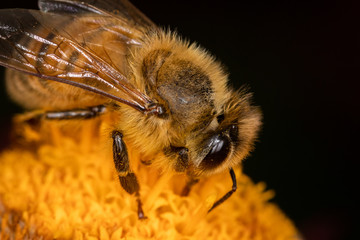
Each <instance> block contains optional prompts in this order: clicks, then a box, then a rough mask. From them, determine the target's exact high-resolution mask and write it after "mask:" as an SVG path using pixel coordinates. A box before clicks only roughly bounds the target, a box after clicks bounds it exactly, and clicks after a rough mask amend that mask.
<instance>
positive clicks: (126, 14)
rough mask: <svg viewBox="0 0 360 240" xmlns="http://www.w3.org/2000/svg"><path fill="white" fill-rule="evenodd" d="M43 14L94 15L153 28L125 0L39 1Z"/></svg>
mask: <svg viewBox="0 0 360 240" xmlns="http://www.w3.org/2000/svg"><path fill="white" fill-rule="evenodd" d="M39 8H40V10H41V11H43V12H54V13H61V14H66V13H70V14H74V13H76V14H78V13H95V14H100V15H104V16H107V15H111V16H113V17H117V18H121V19H126V20H127V21H128V24H129V25H132V26H134V27H155V24H154V23H153V22H152V21H151V20H150V19H149V18H148V17H146V16H145V15H144V14H143V13H142V12H141V11H139V10H138V9H137V8H136V7H135V6H134V5H132V4H131V3H130V2H129V1H127V0H39Z"/></svg>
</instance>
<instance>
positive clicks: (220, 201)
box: [208, 168, 237, 213]
mask: <svg viewBox="0 0 360 240" xmlns="http://www.w3.org/2000/svg"><path fill="white" fill-rule="evenodd" d="M230 176H231V180H232V182H233V185H232V188H231V190H230V191H228V192H227V193H226V194H225V195H224V196H223V197H222V198H220V199H219V200H217V201H216V202H215V203H214V204H213V205H212V207H211V208H210V209H209V211H208V213H209V212H211V211H212V210H213V209H214V208H216V207H217V206H219V205H220V204H222V203H223V202H225V201H226V200H227V199H228V198H229V197H230V196H231V195H232V194H233V193H234V192H235V191H236V189H237V184H236V176H235V172H234V170H233V169H232V168H230Z"/></svg>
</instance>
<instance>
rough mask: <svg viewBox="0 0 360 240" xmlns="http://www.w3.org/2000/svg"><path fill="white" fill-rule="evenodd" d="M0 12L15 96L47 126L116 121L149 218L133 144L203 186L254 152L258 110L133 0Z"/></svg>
mask: <svg viewBox="0 0 360 240" xmlns="http://www.w3.org/2000/svg"><path fill="white" fill-rule="evenodd" d="M38 4H39V8H40V10H29V9H5V10H0V64H1V65H3V66H5V67H8V68H10V69H9V70H8V72H7V75H6V86H7V90H8V92H9V94H10V96H11V97H12V98H13V100H14V101H16V102H18V103H19V104H21V105H22V106H24V107H25V108H26V109H28V110H36V109H41V110H44V111H43V114H42V117H43V118H45V119H49V120H61V119H87V118H95V117H97V116H99V115H101V114H104V113H106V112H112V113H114V114H115V115H116V116H117V117H116V119H115V120H116V121H115V122H114V124H113V129H112V131H111V133H109V136H111V138H112V142H113V160H114V164H115V168H116V170H117V173H118V176H119V181H120V184H121V186H122V188H123V189H124V190H125V191H126V192H128V193H129V194H132V195H135V196H136V198H137V202H138V217H139V218H140V219H141V218H145V214H144V212H143V209H142V205H141V201H140V195H139V190H140V186H139V183H138V180H137V177H136V175H135V173H134V172H133V171H132V170H131V162H132V161H139V159H129V155H128V146H131V147H132V148H134V149H137V151H138V152H139V155H140V156H141V159H140V160H144V161H145V160H146V161H147V162H150V163H151V162H155V161H156V162H157V163H158V164H159V165H160V167H162V168H165V169H172V170H174V171H176V172H181V173H184V174H186V175H187V176H188V182H187V184H186V186H185V187H184V190H183V192H182V194H183V195H187V194H188V193H189V191H190V189H191V187H192V185H194V184H195V183H196V182H197V181H198V180H199V178H201V177H202V176H206V175H211V174H215V173H218V172H221V171H224V170H228V171H229V173H230V176H231V178H232V182H233V186H232V188H231V190H230V191H228V192H227V193H226V194H225V195H224V196H223V197H222V198H220V199H219V200H217V201H216V202H215V203H214V204H213V206H212V207H211V208H210V209H209V212H210V211H211V210H213V209H214V208H215V207H217V206H218V205H219V204H221V203H223V202H224V201H225V200H226V199H228V198H229V197H230V196H231V195H232V193H234V192H235V191H236V188H237V186H236V177H235V174H234V171H233V167H234V166H236V165H238V164H240V163H241V161H242V159H244V158H245V157H246V156H247V155H248V154H249V152H250V151H251V150H252V148H253V144H254V141H255V139H256V137H257V134H258V131H259V128H260V126H261V112H260V110H259V108H258V107H256V106H253V105H251V94H249V93H246V92H245V91H236V90H233V89H232V88H231V87H229V86H228V76H227V74H226V72H225V71H224V70H223V68H222V66H221V64H220V63H219V62H217V61H216V60H215V59H214V57H212V56H211V55H210V54H208V53H207V52H206V51H205V50H203V49H202V48H201V47H199V46H198V45H196V44H190V43H189V42H187V41H184V40H182V39H181V38H180V37H179V36H178V35H177V34H175V33H172V32H170V31H165V30H163V29H161V28H159V27H157V26H156V25H155V24H154V23H153V22H152V21H151V20H149V19H148V18H147V17H146V16H145V15H144V14H143V13H141V12H140V11H139V10H138V9H137V8H135V7H134V6H133V5H132V4H131V3H130V2H128V1H127V0H97V1H92V0H39V2H38Z"/></svg>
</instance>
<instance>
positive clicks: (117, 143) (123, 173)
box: [112, 131, 147, 219]
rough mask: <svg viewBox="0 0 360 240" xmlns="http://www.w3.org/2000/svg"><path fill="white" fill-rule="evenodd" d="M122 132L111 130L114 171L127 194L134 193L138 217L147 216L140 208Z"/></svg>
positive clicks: (138, 187) (138, 195) (134, 177)
mask: <svg viewBox="0 0 360 240" xmlns="http://www.w3.org/2000/svg"><path fill="white" fill-rule="evenodd" d="M122 137H123V136H122V134H121V133H120V132H119V131H113V133H112V138H113V158H114V163H115V168H116V171H117V172H118V174H119V180H120V184H121V186H122V188H123V189H124V190H125V191H126V192H128V193H129V194H131V195H132V194H134V193H135V197H136V201H137V203H138V217H139V219H145V218H147V217H146V216H145V215H144V211H143V209H142V203H141V200H140V194H139V191H140V186H139V182H138V180H137V178H136V175H135V174H134V173H133V172H131V169H130V164H129V156H128V153H127V149H126V145H125V143H124V141H123V140H122Z"/></svg>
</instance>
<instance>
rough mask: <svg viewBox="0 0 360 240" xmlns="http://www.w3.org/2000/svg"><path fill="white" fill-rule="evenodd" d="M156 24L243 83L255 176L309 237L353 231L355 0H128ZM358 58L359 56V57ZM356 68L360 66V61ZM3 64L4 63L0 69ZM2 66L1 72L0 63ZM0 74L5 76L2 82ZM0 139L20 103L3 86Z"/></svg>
mask: <svg viewBox="0 0 360 240" xmlns="http://www.w3.org/2000/svg"><path fill="white" fill-rule="evenodd" d="M132 2H133V3H134V4H135V5H136V6H137V7H139V8H140V9H141V10H142V11H143V12H144V13H145V14H146V15H147V16H149V17H150V18H151V19H152V20H153V21H154V22H155V23H156V24H158V25H160V26H164V27H169V26H170V27H171V29H172V30H174V29H176V30H177V31H178V32H179V33H180V34H181V35H182V36H185V37H186V38H188V39H190V40H192V41H196V42H198V43H199V44H201V45H202V46H203V47H205V48H207V49H209V50H210V51H211V52H212V53H213V54H214V55H215V56H217V58H218V59H219V60H220V61H222V62H223V63H224V64H225V65H226V66H227V68H228V71H229V73H230V79H231V81H232V84H233V86H234V87H236V88H237V87H239V86H241V85H242V84H247V85H249V86H250V87H251V91H253V92H254V93H255V95H254V101H255V103H256V104H257V105H260V106H261V108H262V110H263V113H264V126H263V130H262V132H261V135H260V142H259V143H258V144H257V148H256V151H255V152H254V153H253V154H252V156H251V157H250V158H248V159H247V160H246V161H245V162H244V171H245V173H246V174H248V175H249V176H251V178H252V179H253V180H254V181H255V182H258V181H265V182H266V183H267V186H268V188H269V189H274V190H275V191H276V197H275V199H274V200H273V201H274V202H275V203H277V204H278V205H279V206H280V208H281V209H282V210H283V211H284V212H285V213H286V214H287V215H288V216H289V217H290V218H291V219H293V220H294V222H295V224H296V226H297V227H298V228H299V229H300V231H301V232H302V233H303V235H304V238H305V239H308V240H313V239H314V240H337V239H356V238H358V235H359V234H356V233H355V231H354V230H355V227H356V225H355V221H354V220H355V217H357V216H355V211H356V210H358V205H357V204H358V200H357V199H356V198H355V193H356V191H357V190H358V186H357V182H358V181H356V180H357V178H356V176H357V175H358V168H359V164H358V160H359V157H358V154H357V152H356V150H357V149H358V146H357V144H358V141H356V140H357V136H358V132H359V131H358V130H359V109H360V106H359V105H360V104H359V103H360V101H359V99H358V98H357V94H359V88H356V87H355V83H356V81H359V76H358V73H357V72H355V67H356V66H358V63H359V55H357V59H355V51H358V50H359V26H358V23H359V21H358V20H357V19H356V18H357V16H356V15H358V14H357V13H356V11H357V10H356V9H358V8H356V6H355V4H352V3H351V2H348V3H345V2H343V1H339V2H330V1H324V2H321V1H311V2H310V1H309V2H304V1H302V2H300V1H291V2H290V1H272V2H268V1H257V0H256V1H248V2H243V1H241V2H239V3H236V2H235V1H221V2H220V1H218V2H212V1H206V0H201V1H176V2H175V1H164V0H156V1H155V0H154V1H146V0H134V1H132ZM10 7H12V8H14V7H19V8H37V5H36V1H28V2H20V1H19V0H16V1H12V2H11V3H6V5H5V3H1V8H10ZM355 64H357V65H355ZM357 70H358V68H357ZM1 71H2V70H1ZM1 74H2V72H1ZM1 84H3V83H1ZM0 90H1V94H0V106H1V118H0V123H1V125H0V131H1V135H2V137H1V140H0V141H1V142H0V143H1V147H2V148H4V147H5V146H6V144H7V142H6V141H7V140H6V139H7V135H8V129H9V124H10V117H11V115H12V114H14V113H15V112H20V111H21V110H20V108H18V107H16V106H15V105H14V104H12V103H11V102H10V101H9V99H8V98H7V97H6V93H5V91H4V87H2V88H1V89H0Z"/></svg>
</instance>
